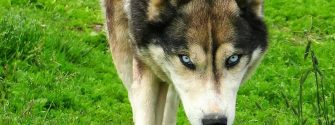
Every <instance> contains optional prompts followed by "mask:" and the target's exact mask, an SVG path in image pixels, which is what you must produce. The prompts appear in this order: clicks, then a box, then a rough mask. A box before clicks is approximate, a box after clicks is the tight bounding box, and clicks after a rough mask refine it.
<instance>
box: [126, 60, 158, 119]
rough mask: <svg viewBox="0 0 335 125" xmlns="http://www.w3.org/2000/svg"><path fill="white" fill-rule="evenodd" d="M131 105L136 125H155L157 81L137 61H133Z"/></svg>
mask: <svg viewBox="0 0 335 125" xmlns="http://www.w3.org/2000/svg"><path fill="white" fill-rule="evenodd" d="M133 62H134V63H133V84H132V85H131V89H130V91H131V103H132V109H133V118H134V122H135V124H136V125H156V109H157V99H158V95H159V83H160V81H159V79H158V78H157V77H156V76H155V75H154V74H153V73H152V71H151V70H150V69H149V68H148V67H147V66H145V65H144V64H143V63H141V62H140V61H139V60H136V59H134V60H133Z"/></svg>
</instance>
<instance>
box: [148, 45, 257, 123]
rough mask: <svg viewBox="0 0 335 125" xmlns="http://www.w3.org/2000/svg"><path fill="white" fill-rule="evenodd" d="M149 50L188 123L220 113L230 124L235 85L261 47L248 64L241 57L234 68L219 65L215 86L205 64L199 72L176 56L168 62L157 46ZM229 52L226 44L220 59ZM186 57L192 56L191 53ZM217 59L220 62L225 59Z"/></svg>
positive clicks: (255, 61) (236, 87) (241, 79)
mask: <svg viewBox="0 0 335 125" xmlns="http://www.w3.org/2000/svg"><path fill="white" fill-rule="evenodd" d="M149 50H150V52H151V56H152V59H153V60H154V61H156V63H157V64H158V65H159V66H160V67H161V69H162V70H163V72H165V74H166V75H167V77H168V78H169V80H168V81H171V82H172V84H173V86H174V87H175V89H176V91H177V92H178V94H179V96H180V98H181V100H182V102H183V106H184V109H185V111H186V115H187V117H188V119H189V121H190V122H191V124H192V125H201V124H202V121H201V120H202V118H204V116H205V115H209V114H220V115H224V116H226V117H227V119H228V125H231V124H233V122H234V117H235V105H236V96H237V92H238V89H239V86H240V84H241V82H242V81H243V78H244V77H245V76H246V75H247V74H246V73H249V72H248V70H249V69H250V67H253V65H255V64H256V63H257V62H258V60H259V59H260V57H261V55H262V51H261V48H257V49H256V50H255V51H254V52H253V53H252V56H251V59H250V62H249V63H248V64H247V61H248V59H247V57H246V56H245V57H242V58H241V60H240V63H239V64H238V65H236V66H235V67H234V68H232V69H227V68H222V70H221V71H222V77H220V79H219V85H216V84H215V81H214V79H213V74H212V73H207V71H211V70H206V68H209V67H208V66H205V68H204V70H202V71H192V70H190V69H188V68H186V67H185V66H184V65H183V64H181V62H180V60H179V58H178V57H177V56H172V57H171V58H170V59H169V60H170V61H166V60H165V59H162V58H163V57H167V56H164V55H165V53H164V51H163V50H162V48H160V47H158V46H150V47H149ZM226 50H228V51H226ZM233 52H234V48H232V47H231V46H228V48H223V52H222V53H224V54H222V55H223V56H225V57H224V58H228V57H229V56H230V55H231V54H232V53H233ZM170 56H171V55H170ZM200 56H204V55H200ZM220 56H221V55H220ZM190 57H191V59H192V57H193V56H190ZM206 58H207V57H206ZM221 62H222V64H224V62H225V60H222V61H221ZM171 63H172V64H171ZM206 64H211V63H206ZM222 66H223V65H222Z"/></svg>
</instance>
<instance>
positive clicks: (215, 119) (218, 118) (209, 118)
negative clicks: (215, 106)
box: [201, 114, 227, 125]
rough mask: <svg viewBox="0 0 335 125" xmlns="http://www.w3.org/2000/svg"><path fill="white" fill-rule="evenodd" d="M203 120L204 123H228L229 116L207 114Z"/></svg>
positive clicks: (209, 124) (206, 124)
mask: <svg viewBox="0 0 335 125" xmlns="http://www.w3.org/2000/svg"><path fill="white" fill-rule="evenodd" d="M201 121H202V124H203V125H227V117H225V116H223V115H218V114H211V115H206V116H205V117H204V118H203V119H202V120H201Z"/></svg>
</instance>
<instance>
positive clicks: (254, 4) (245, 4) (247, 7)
mask: <svg viewBox="0 0 335 125" xmlns="http://www.w3.org/2000/svg"><path fill="white" fill-rule="evenodd" d="M263 2H264V0H236V3H237V5H238V6H239V8H240V9H241V10H242V13H248V12H249V11H250V12H251V13H253V14H255V15H256V16H257V17H259V18H263Z"/></svg>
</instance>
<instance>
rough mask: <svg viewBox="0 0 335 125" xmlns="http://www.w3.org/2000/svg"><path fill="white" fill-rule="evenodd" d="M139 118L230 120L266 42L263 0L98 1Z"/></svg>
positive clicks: (219, 123)
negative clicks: (179, 110) (180, 115)
mask: <svg viewBox="0 0 335 125" xmlns="http://www.w3.org/2000/svg"><path fill="white" fill-rule="evenodd" d="M102 4H103V5H102V6H103V8H104V12H105V17H106V26H107V31H108V41H109V45H110V49H111V53H112V56H113V60H114V64H115V67H116V69H117V71H118V74H119V77H120V78H121V80H122V81H123V83H124V86H125V87H126V88H127V90H128V96H129V100H130V103H131V106H132V111H133V120H134V122H135V124H136V125H161V124H163V125H167V124H176V111H177V108H178V105H179V98H180V100H181V103H182V104H183V107H184V109H185V112H186V115H187V117H188V120H189V121H190V123H191V124H193V125H214V124H215V125H226V124H228V125H231V124H233V122H234V116H235V103H236V96H237V91H238V89H239V86H240V84H241V83H242V82H243V81H245V80H246V79H247V77H248V76H250V74H251V73H252V71H253V69H255V68H256V67H257V65H258V63H259V62H260V60H261V58H262V56H263V55H264V53H265V51H266V48H267V30H266V26H265V24H264V22H263V9H262V8H263V0H102Z"/></svg>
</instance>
